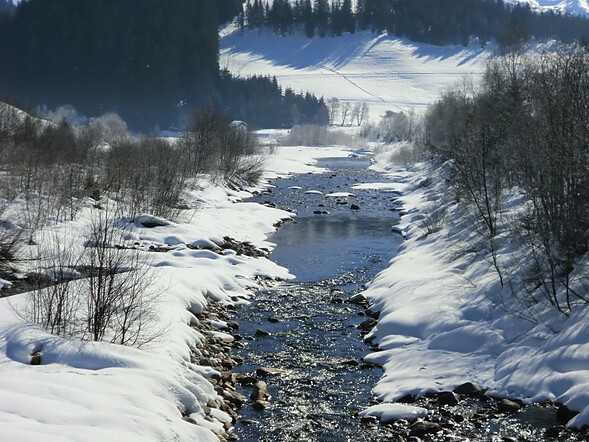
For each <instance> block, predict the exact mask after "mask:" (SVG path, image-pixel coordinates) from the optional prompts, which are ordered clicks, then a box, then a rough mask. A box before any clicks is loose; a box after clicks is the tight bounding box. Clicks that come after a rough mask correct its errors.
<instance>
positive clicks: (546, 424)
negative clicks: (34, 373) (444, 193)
mask: <svg viewBox="0 0 589 442" xmlns="http://www.w3.org/2000/svg"><path fill="white" fill-rule="evenodd" d="M318 165H319V166H322V167H327V168H329V172H327V173H324V174H302V175H295V176H293V177H291V178H288V179H279V180H276V181H275V182H274V183H273V185H274V187H271V188H269V189H268V190H267V191H265V192H262V193H261V194H260V195H257V196H256V197H255V198H253V201H255V202H258V203H262V204H266V205H270V206H276V207H279V208H282V209H286V210H290V211H292V212H294V213H296V214H297V216H296V218H295V219H294V221H291V222H286V223H285V224H284V225H283V226H282V227H281V228H280V229H279V230H278V231H277V233H276V234H274V235H273V236H272V237H271V238H270V241H271V242H274V243H275V244H276V248H275V249H274V251H273V252H272V254H271V255H270V258H271V259H272V260H273V261H275V262H276V263H278V264H280V265H281V266H284V267H286V268H288V269H289V271H290V272H291V273H292V274H293V275H294V276H295V277H296V279H294V280H291V281H282V282H280V283H277V284H272V285H270V286H269V288H267V289H266V290H261V291H260V292H259V293H258V294H257V295H256V297H255V299H254V300H253V302H252V303H251V304H250V305H249V306H247V307H243V308H241V309H240V310H239V312H238V315H237V318H236V319H237V320H238V321H239V323H240V330H239V335H240V336H241V337H243V341H242V342H244V343H245V347H244V348H243V349H241V350H239V351H238V352H237V353H236V354H238V355H239V356H240V357H241V358H243V359H244V361H245V362H244V363H243V364H242V365H241V366H239V367H236V369H235V370H234V371H235V372H238V373H239V372H241V373H250V374H253V373H255V372H256V370H257V369H258V368H260V367H266V368H271V369H272V370H274V371H275V373H274V374H271V375H268V376H263V378H264V380H265V382H267V384H268V387H269V392H270V395H271V398H270V400H269V402H268V403H269V405H268V407H267V408H266V409H264V410H262V411H260V410H255V409H254V408H253V407H252V406H251V404H246V405H244V406H243V407H242V408H241V410H240V413H239V414H240V416H241V418H240V420H238V422H237V424H236V426H235V433H236V434H237V435H238V436H239V438H240V440H245V441H307V440H308V441H311V440H313V441H376V440H407V437H408V435H410V434H411V431H412V427H411V422H407V421H399V422H397V423H392V424H386V425H385V424H381V423H379V422H377V421H375V420H374V419H371V418H364V419H363V418H360V417H359V416H358V412H359V411H361V410H363V409H366V408H367V407H369V406H371V405H374V404H376V401H375V399H374V397H373V395H372V391H371V390H372V388H373V387H374V385H375V384H376V382H377V381H378V379H379V378H380V377H381V376H382V370H381V368H380V367H377V366H373V365H371V364H366V363H364V361H363V359H362V358H363V356H364V355H366V354H367V353H369V352H371V351H374V350H376V349H375V348H371V346H370V345H368V344H367V343H365V342H364V341H363V339H362V337H363V329H365V328H366V327H370V323H371V322H372V323H373V322H374V318H376V317H377V312H372V311H370V309H368V310H366V307H367V306H366V305H362V303H360V304H358V303H355V302H350V301H358V299H357V298H355V295H356V294H357V293H358V292H361V291H362V289H363V288H364V286H365V285H366V284H368V283H369V282H370V281H371V280H372V279H373V278H374V277H375V276H376V275H377V274H378V272H380V271H381V270H383V269H384V268H386V267H387V265H388V263H389V261H390V260H391V259H392V258H393V257H394V256H395V254H396V251H397V248H398V247H399V245H400V244H401V243H402V242H403V238H402V237H401V236H400V235H399V234H397V233H395V232H394V229H392V227H393V226H394V225H396V224H397V223H398V221H399V211H400V209H401V207H400V205H399V204H398V202H397V197H398V194H396V193H394V192H386V191H382V190H380V191H377V190H358V189H353V187H354V185H356V184H359V183H369V182H372V183H375V182H386V181H387V178H385V177H384V176H383V175H381V174H379V173H377V172H373V171H370V170H369V165H370V161H369V160H368V158H366V157H363V156H362V155H354V154H352V155H350V157H349V158H345V159H341V158H339V159H335V158H333V159H329V158H328V159H324V160H321V161H320V163H319V164H318ZM376 187H378V186H376ZM367 324H368V326H367ZM240 392H241V393H243V394H244V395H246V396H249V392H250V389H248V387H244V388H241V390H240ZM457 397H458V396H457ZM458 399H459V400H460V404H459V405H456V406H452V405H450V406H448V405H442V406H440V404H439V401H438V397H437V396H436V395H431V396H429V397H422V398H415V400H416V403H415V405H419V406H421V407H424V408H427V409H428V410H429V413H430V415H429V418H428V421H430V422H432V423H435V424H436V425H439V429H440V431H439V432H438V433H437V434H436V435H433V434H432V435H428V436H426V438H429V439H428V440H497V441H500V440H505V441H511V440H546V439H545V434H546V430H547V429H552V430H553V431H554V432H555V434H559V435H560V436H559V437H558V439H554V440H561V441H568V440H581V439H578V437H579V435H577V434H575V433H571V432H568V431H565V430H564V429H563V428H561V427H558V422H557V421H556V417H555V415H556V413H555V409H554V407H553V406H552V405H551V404H544V405H542V406H533V407H527V408H524V410H523V411H520V412H518V413H508V414H505V413H502V412H500V411H499V401H498V400H495V399H493V398H488V397H486V396H485V395H484V391H483V392H477V393H476V394H475V395H470V396H468V395H467V396H464V397H458ZM448 438H449V439H448Z"/></svg>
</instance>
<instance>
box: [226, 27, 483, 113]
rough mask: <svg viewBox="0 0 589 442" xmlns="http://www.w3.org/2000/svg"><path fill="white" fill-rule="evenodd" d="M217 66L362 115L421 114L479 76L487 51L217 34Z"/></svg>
mask: <svg viewBox="0 0 589 442" xmlns="http://www.w3.org/2000/svg"><path fill="white" fill-rule="evenodd" d="M219 35H220V50H221V52H220V66H221V67H223V68H227V69H229V71H230V72H231V73H232V74H234V75H238V76H242V77H247V76H250V75H260V74H262V75H270V76H276V78H277V80H278V83H279V84H280V85H281V86H282V87H290V88H292V89H293V90H294V91H297V92H298V91H309V92H312V93H314V94H315V95H317V96H323V97H324V98H325V99H328V98H332V97H336V98H339V99H340V100H342V101H344V102H350V103H352V104H354V103H362V102H366V103H367V104H368V106H369V109H370V118H371V119H372V120H377V119H378V117H379V115H383V114H384V113H385V111H387V110H393V111H399V110H408V109H410V108H415V109H424V108H425V107H426V106H427V105H428V104H429V103H431V102H433V101H435V100H436V99H437V98H438V97H439V95H440V93H441V92H442V91H443V90H445V89H446V88H448V87H449V86H451V85H453V84H454V83H456V82H458V81H459V80H461V79H462V78H463V77H470V78H473V79H476V78H479V77H480V76H481V75H482V73H483V72H484V70H485V63H486V61H487V59H488V57H489V56H490V54H491V51H490V50H488V49H484V48H481V47H480V45H476V44H472V45H470V46H468V47H462V46H445V47H438V46H433V45H427V44H422V43H414V42H411V41H409V40H406V39H400V38H396V37H391V36H388V35H377V34H373V33H371V32H369V31H363V32H358V33H356V34H344V35H343V36H341V37H338V38H331V37H330V38H318V37H317V38H313V39H308V38H307V37H305V36H303V35H294V36H287V37H277V36H276V35H275V34H273V33H272V32H270V31H267V30H262V31H257V30H255V31H248V30H246V31H245V32H244V33H243V36H242V35H241V33H240V31H239V29H238V28H237V27H236V26H234V25H228V26H226V27H224V28H222V29H221V31H220V34H219Z"/></svg>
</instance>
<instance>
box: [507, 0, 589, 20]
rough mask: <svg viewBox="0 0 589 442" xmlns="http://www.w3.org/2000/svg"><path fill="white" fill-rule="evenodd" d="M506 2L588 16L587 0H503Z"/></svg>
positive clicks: (540, 10)
mask: <svg viewBox="0 0 589 442" xmlns="http://www.w3.org/2000/svg"><path fill="white" fill-rule="evenodd" d="M505 2H506V3H513V4H515V3H524V4H528V5H530V8H532V9H533V10H535V11H539V12H548V11H555V12H565V13H568V14H573V15H577V14H580V15H587V16H589V1H588V0H505Z"/></svg>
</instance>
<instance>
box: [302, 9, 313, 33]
mask: <svg viewBox="0 0 589 442" xmlns="http://www.w3.org/2000/svg"><path fill="white" fill-rule="evenodd" d="M302 16H303V24H304V27H305V35H306V36H307V37H308V38H313V36H314V35H315V14H314V13H313V7H312V6H311V0H304V3H303V14H302Z"/></svg>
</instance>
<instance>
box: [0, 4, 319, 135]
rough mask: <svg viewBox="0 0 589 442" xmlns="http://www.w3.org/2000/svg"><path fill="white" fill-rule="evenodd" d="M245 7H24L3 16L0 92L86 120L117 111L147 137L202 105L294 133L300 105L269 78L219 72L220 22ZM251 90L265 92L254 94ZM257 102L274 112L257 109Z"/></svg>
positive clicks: (0, 20)
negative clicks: (69, 108) (65, 108)
mask: <svg viewBox="0 0 589 442" xmlns="http://www.w3.org/2000/svg"><path fill="white" fill-rule="evenodd" d="M241 6H242V5H241V2H240V1H239V0H216V1H213V2H211V1H209V0H170V1H166V2H162V1H159V0H128V1H124V2H121V1H116V0H104V1H100V2H79V1H76V0H52V1H50V2H48V1H45V0H29V1H26V2H20V3H19V5H18V7H17V8H16V10H14V11H13V13H4V14H3V13H1V12H0V60H1V64H2V69H1V70H0V91H2V92H3V93H4V94H8V95H12V96H14V97H15V98H16V99H17V100H19V101H20V102H23V103H28V102H33V103H41V104H45V105H47V106H49V107H57V106H60V105H62V104H65V103H69V104H72V105H73V106H75V107H76V108H77V109H78V110H79V111H80V112H82V113H83V114H86V115H94V116H96V115H100V114H103V113H105V112H107V111H114V112H117V113H118V114H120V115H122V116H123V118H124V119H125V121H127V122H128V124H129V125H130V126H131V127H132V128H134V129H136V130H143V131H145V130H151V129H154V128H156V127H161V128H174V127H176V128H177V127H178V126H179V125H181V123H182V121H184V120H186V118H187V116H188V115H189V114H190V112H191V111H192V110H193V109H196V108H198V107H199V106H201V105H203V104H211V105H214V106H216V107H217V108H219V109H223V110H225V109H231V110H237V109H239V111H240V112H241V110H243V112H241V113H240V114H239V115H235V116H233V115H232V116H233V117H234V118H237V117H239V118H241V119H244V120H246V121H248V122H249V123H252V124H253V125H260V126H262V125H267V124H272V125H273V126H274V127H276V126H278V127H282V126H291V125H292V124H293V123H295V122H296V121H294V120H293V119H292V115H293V113H294V114H296V112H293V109H292V102H293V99H291V98H289V99H283V97H282V95H283V91H282V90H281V89H280V88H277V87H274V86H275V85H274V84H273V83H272V81H271V80H270V79H265V78H262V79H260V78H256V79H253V80H251V82H250V81H244V80H240V79H234V78H232V77H231V76H230V75H228V74H227V73H223V74H221V73H220V71H219V64H218V56H219V37H218V24H219V23H220V22H222V21H226V20H229V19H231V18H232V17H233V16H234V15H235V14H237V13H238V11H239V10H241ZM261 83H265V84H264V87H261V86H260V84H261ZM250 87H252V88H255V89H256V90H257V91H258V92H259V93H263V94H265V95H262V96H255V97H254V96H252V95H251V94H248V92H247V91H248V89H250ZM228 88H229V89H230V90H231V91H232V92H233V93H232V94H228V93H226V91H227V89H228ZM295 95H300V94H295ZM246 97H247V98H246ZM313 98H314V97H313ZM243 100H249V102H247V103H245V104H243ZM254 101H256V102H258V103H260V102H272V103H274V106H271V107H268V108H267V110H266V112H264V111H262V110H259V111H257V112H252V111H251V110H252V109H253V108H254V107H255V104H254V103H253V102H254ZM294 101H296V106H297V107H298V108H299V113H300V114H303V113H305V114H307V113H308V110H307V109H303V108H304V106H303V104H302V103H303V102H304V101H305V97H304V96H302V97H298V98H297V99H296V100H294ZM307 101H309V100H307ZM246 112H247V113H246Z"/></svg>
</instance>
